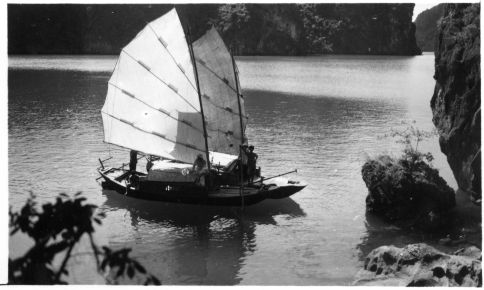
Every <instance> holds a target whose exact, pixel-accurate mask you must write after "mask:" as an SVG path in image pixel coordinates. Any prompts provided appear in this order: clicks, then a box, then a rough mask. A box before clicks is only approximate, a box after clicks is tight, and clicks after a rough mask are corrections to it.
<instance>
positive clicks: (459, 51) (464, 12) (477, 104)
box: [430, 4, 481, 203]
mask: <svg viewBox="0 0 484 290" xmlns="http://www.w3.org/2000/svg"><path fill="white" fill-rule="evenodd" d="M479 11H480V5H479V4H472V5H471V4H448V5H447V6H446V8H445V17H444V18H442V21H441V23H440V26H439V27H438V34H437V39H436V44H435V47H436V51H435V75H434V78H435V79H436V85H435V90H434V94H433V97H432V100H431V103H430V105H431V107H432V112H433V122H434V124H435V126H436V127H437V129H438V130H439V134H440V139H439V141H440V148H441V150H442V152H443V153H444V154H445V155H446V156H447V161H448V163H449V165H450V168H451V169H452V171H453V173H454V176H455V179H456V180H457V184H458V186H459V189H460V190H462V191H464V192H467V193H469V194H470V196H471V198H472V199H473V200H474V201H477V202H479V203H480V199H481V98H480V97H481V95H480V92H481V75H480V73H481V67H480V12H479Z"/></svg>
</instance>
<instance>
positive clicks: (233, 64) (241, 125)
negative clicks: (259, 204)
mask: <svg viewBox="0 0 484 290" xmlns="http://www.w3.org/2000/svg"><path fill="white" fill-rule="evenodd" d="M230 57H231V58H232V67H233V69H234V78H235V90H236V93H237V105H238V106H239V120H240V145H239V154H240V198H241V200H242V201H241V203H242V204H241V205H242V207H244V194H243V193H244V186H243V183H244V180H243V179H244V177H243V176H244V175H243V172H242V145H244V123H243V121H242V106H241V105H240V93H239V82H238V77H237V70H236V69H235V59H234V56H233V55H232V54H230Z"/></svg>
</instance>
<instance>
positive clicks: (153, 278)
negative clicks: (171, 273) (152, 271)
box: [150, 275, 161, 285]
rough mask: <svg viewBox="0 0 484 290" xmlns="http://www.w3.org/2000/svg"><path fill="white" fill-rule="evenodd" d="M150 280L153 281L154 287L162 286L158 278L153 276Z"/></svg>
mask: <svg viewBox="0 0 484 290" xmlns="http://www.w3.org/2000/svg"><path fill="white" fill-rule="evenodd" d="M150 278H151V279H152V280H153V284H154V285H161V282H160V280H158V278H156V277H155V276H153V275H151V276H150Z"/></svg>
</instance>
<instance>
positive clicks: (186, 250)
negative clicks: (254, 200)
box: [101, 190, 306, 285]
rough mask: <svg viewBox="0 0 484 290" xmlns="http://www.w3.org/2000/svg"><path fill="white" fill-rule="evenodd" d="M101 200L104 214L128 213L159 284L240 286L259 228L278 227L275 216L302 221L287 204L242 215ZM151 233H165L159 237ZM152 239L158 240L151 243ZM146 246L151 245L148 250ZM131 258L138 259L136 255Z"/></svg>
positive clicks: (111, 195) (116, 197)
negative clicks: (247, 258)
mask: <svg viewBox="0 0 484 290" xmlns="http://www.w3.org/2000/svg"><path fill="white" fill-rule="evenodd" d="M103 195H104V196H105V197H106V198H107V199H106V201H105V203H104V205H103V206H102V207H101V209H102V210H105V211H117V210H126V211H127V212H129V216H130V217H129V219H130V224H131V227H132V229H130V232H138V233H139V234H140V236H146V237H147V240H144V241H141V242H139V243H140V244H141V245H139V246H140V247H143V248H149V251H150V252H149V253H145V254H143V253H141V254H139V255H140V256H141V258H139V260H140V261H141V262H144V259H143V255H148V256H149V261H148V263H153V262H152V261H151V260H154V261H155V264H153V265H149V264H148V265H147V267H148V268H149V269H150V270H151V271H153V272H154V273H155V274H156V275H157V276H159V277H160V278H161V279H162V280H163V284H204V285H234V284H238V283H239V282H240V281H241V278H240V276H239V271H240V269H241V268H242V266H243V265H244V260H245V258H246V257H247V256H248V255H251V254H252V253H253V252H254V251H256V250H257V241H256V234H255V233H256V228H257V226H258V225H276V224H277V221H276V220H275V217H276V216H279V215H284V216H287V217H288V218H297V217H303V216H305V215H306V214H305V213H304V211H303V210H302V209H301V207H300V206H299V205H298V204H297V203H296V202H295V201H293V200H292V199H289V198H286V199H280V200H267V201H263V202H261V203H259V204H256V205H253V206H250V207H247V208H244V209H243V210H242V209H241V208H238V207H217V206H202V205H189V204H177V203H163V202H152V201H151V202H150V201H146V200H141V199H134V198H130V197H126V196H123V195H121V194H119V193H117V192H114V191H111V190H103ZM154 231H156V232H158V231H168V232H169V233H168V234H166V232H165V233H164V234H160V235H158V236H157V234H156V233H154ZM144 232H146V235H144ZM153 236H157V239H158V240H153V239H154V238H153ZM147 243H151V245H149V247H148V246H147ZM137 244H138V243H137ZM128 246H131V245H128ZM136 247H138V246H137V245H135V246H133V248H136ZM134 250H135V249H134ZM140 251H143V250H140ZM134 256H135V257H137V253H136V252H135V255H134ZM147 260H148V259H147ZM157 260H161V261H162V262H161V263H160V262H156V261H157Z"/></svg>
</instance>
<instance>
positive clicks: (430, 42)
mask: <svg viewBox="0 0 484 290" xmlns="http://www.w3.org/2000/svg"><path fill="white" fill-rule="evenodd" d="M444 8H445V4H443V3H442V4H439V5H436V6H434V7H432V8H430V9H427V10H425V11H423V12H422V13H420V14H419V15H418V16H417V18H416V19H415V28H416V30H415V38H416V39H417V45H418V46H419V47H420V48H421V49H422V50H423V51H434V44H435V35H436V34H437V25H438V22H439V21H440V19H441V18H442V16H444Z"/></svg>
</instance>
